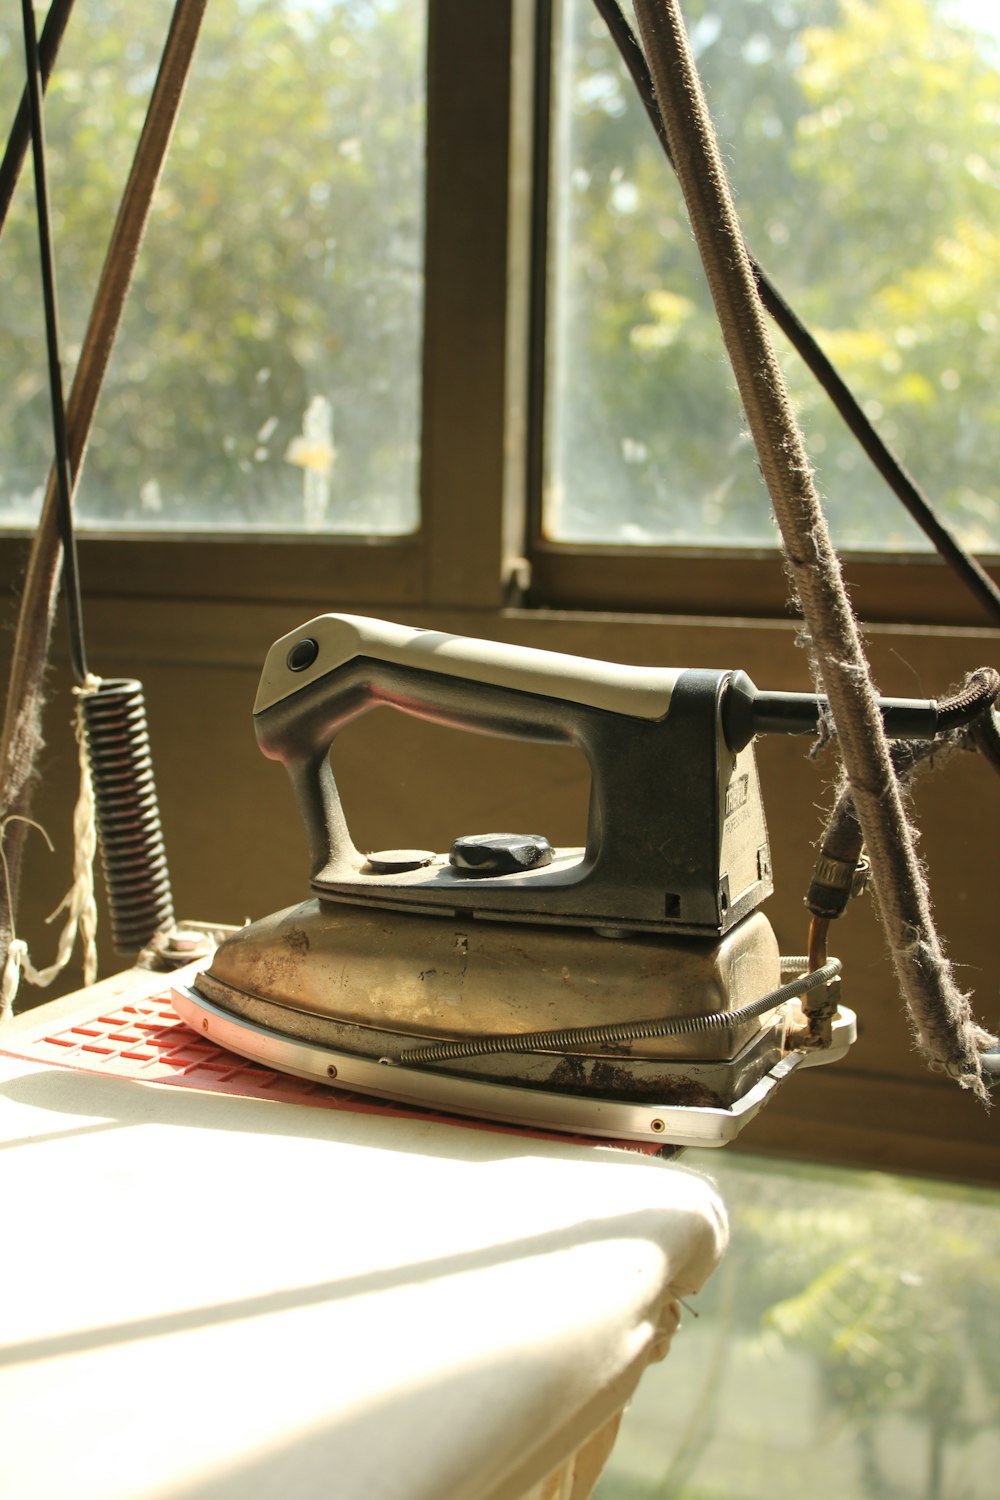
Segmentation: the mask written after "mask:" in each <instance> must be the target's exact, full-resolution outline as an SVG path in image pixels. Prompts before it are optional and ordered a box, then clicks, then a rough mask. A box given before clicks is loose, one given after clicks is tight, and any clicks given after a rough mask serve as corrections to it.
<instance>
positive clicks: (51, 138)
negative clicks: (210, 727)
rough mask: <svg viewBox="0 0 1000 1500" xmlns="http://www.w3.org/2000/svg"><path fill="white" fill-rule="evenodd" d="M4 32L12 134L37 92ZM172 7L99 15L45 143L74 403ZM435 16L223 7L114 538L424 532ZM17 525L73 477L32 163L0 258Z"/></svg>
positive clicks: (136, 312)
mask: <svg viewBox="0 0 1000 1500" xmlns="http://www.w3.org/2000/svg"><path fill="white" fill-rule="evenodd" d="M5 9H6V12H7V13H6V15H5V17H4V18H3V20H2V21H0V116H2V117H3V118H4V119H10V118H11V117H12V116H13V112H14V108H15V104H16V100H17V97H18V95H19V91H20V89H21V87H22V84H23V75H24V49H23V42H22V38H21V31H20V25H19V20H20V13H19V10H18V8H17V7H15V6H11V7H6V8H5ZM171 10H172V6H171V5H170V4H169V3H167V0H150V3H148V4H144V5H136V4H133V3H129V0H100V3H98V4H91V5H87V6H84V7H77V8H76V10H75V11H74V13H73V15H72V17H71V19H70V23H69V27H68V29H67V33H66V37H65V40H64V43H63V47H62V51H61V53H60V56H59V59H58V61H57V64H56V68H55V70H54V72H53V76H52V81H51V84H50V87H49V92H48V102H47V108H46V125H47V135H48V144H49V157H50V161H49V179H50V195H51V199H52V206H53V232H54V236H55V249H56V263H57V278H58V287H59V295H60V311H61V321H62V333H63V343H64V363H65V369H64V376H65V378H66V388H67V393H68V390H69V379H70V377H71V376H72V372H73V368H74V364H75V360H76V358H77V357H78V354H79V349H80V343H81V340H82V338H83V333H84V329H85V323H86V316H87V312H88V310H89V304H90V299H91V297H92V296H93V292H94V289H95V286H96V282H97V277H98V274H99V270H100V265H101V261H102V258H103V255H104V250H105V246H106V243H107V239H108V235H109V233H110V229H111V225H112V223H113V219H114V214H115V211H116V208H117V204H118V199H119V195H120V193H121V190H122V187H123V185H124V182H125V177H126V173H127V171H128V166H129V162H130V160H131V153H132V150H133V147H134V144H135V140H136V137H137V134H138V131H139V129H140V127H141V123H142V119H143V115H144V111H145V107H146V101H147V98H148V94H149V90H150V87H151V85H152V80H153V77H154V74H155V70H156V67H157V64H158V59H159V53H160V49H161V48H162V44H163V39H164V37H165V35H166V31H167V26H168V22H169V17H170V13H171ZM424 54H425V7H424V5H423V4H422V3H421V0H213V3H212V4H211V5H210V6H209V7H208V11H207V16H206V21H205V26H204V30H203V32H202V36H201V39H200V41H199V43H198V48H197V51H196V53H195V60H194V66H193V71H192V75H191V79H190V82H189V86H188V90H187V93H186V96H185V99H184V102H183V105H182V108H181V113H180V117H179V121H178V125H177V129H176V133H175V136H174V142H173V146H172V148H171V154H170V156H169V158H168V161H167V166H166V169H165V172H164V176H163V180H162V182H161V185H160V188H159V191H158V194H157V199H156V204H155V208H154V211H153V214H152V217H151V220H150V224H149V229H148V233H147V238H146V243H145V246H144V248H143V252H142V255H141V257H140V262H139V269H138V274H137V280H136V283H135V286H134V287H133V291H132V294H131V297H130V300H129V305H128V307H127V310H126V315H125V322H124V326H123V328H122V332H121V335H120V339H119V343H118V346H117V347H116V350H115V353H114V356H113V360H112V365H111V369H110V372H109V379H108V383H107V385H106V387H105V391H104V395H103V397H102V400H101V404H100V407H99V419H98V423H97V427H96V429H95V432H94V436H93V440H92V444H91V448H90V452H89V455H88V458H87V461H86V464H85V467H84V474H83V480H82V484H81V488H80V493H79V502H78V507H79V513H80V517H81V521H82V523H83V524H84V525H85V526H88V527H90V528H93V529H98V530H100V529H102V528H107V529H111V530H114V529H118V530H122V529H124V530H131V531H135V530H139V531H142V532H146V531H149V530H153V531H155V530H160V529H165V530H171V529H172V530H182V531H188V532H190V531H223V532H231V531H237V532H248V531H249V532H254V531H264V532H266V531H274V532H288V533H296V532H303V531H306V532H308V531H318V532H325V533H330V534H338V533H376V534H390V535H391V534H402V533H406V532H410V531H412V530H413V529H414V528H415V527H416V524H417V519H418V501H417V495H418V488H417V486H418V457H419V455H418V444H419V399H420V387H419V375H420V342H421V318H422V265H423V261H422V255H423V185H424V112H425V99H424V95H425V89H424ZM0 274H2V276H3V281H4V288H5V291H4V298H3V302H2V305H0V349H2V361H3V368H4V370H5V372H6V378H5V380H4V382H3V384H2V386H0V523H3V524H7V525H19V524H31V522H32V520H33V517H34V515H35V514H37V507H38V497H39V493H40V488H41V486H42V485H43V483H44V481H45V478H46V474H47V470H48V464H49V459H50V454H51V448H52V440H51V426H50V417H49V410H48V394H47V376H46V367H45V360H44V325H43V320H42V310H41V295H40V290H39V272H38V263H37V245H36V231H35V222H34V188H33V181H32V172H31V166H30V160H29V162H28V163H27V164H26V166H25V170H24V172H23V173H22V177H21V181H20V183H19V186H18V191H17V195H16V198H15V202H14V205H13V208H12V212H11V217H10V219H9V220H8V224H7V226H6V228H5V231H4V235H3V238H2V239H0Z"/></svg>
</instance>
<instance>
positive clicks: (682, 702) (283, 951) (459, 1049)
mask: <svg viewBox="0 0 1000 1500" xmlns="http://www.w3.org/2000/svg"><path fill="white" fill-rule="evenodd" d="M378 704H388V705H390V706H392V707H395V708H398V709H400V710H402V711H403V712H405V713H410V714H415V715H418V716H420V717H423V718H426V719H431V720H434V721H437V722H439V723H442V724H448V725H452V726H456V727H458V728H462V729H468V730H471V731H474V732H480V733H487V734H497V735H506V736H513V737H517V738H525V739H535V740H544V741H555V742H568V743H573V744H575V745H577V746H578V747H579V748H580V749H581V750H582V751H583V752H584V754H585V755H586V757H587V759H588V761H589V764H590V768H591V773H592V791H591V802H590V813H589V827H588V834H587V845H586V848H583V849H579V848H578V849H558V848H557V849H553V848H551V847H550V845H549V844H548V842H547V841H546V840H545V839H544V838H541V837H537V836H534V835H527V836H517V835H511V834H486V835H480V836H478V837H477V836H473V837H469V838H459V839H457V840H456V842H455V844H454V845H453V847H452V850H451V852H450V854H447V855H445V854H432V853H428V852H424V851H420V850H392V851H382V852H380V853H375V854H367V855H366V854H364V853H361V852H360V851H359V850H357V849H356V848H355V846H354V844H353V842H352V839H351V836H350V833H349V831H348V828H347V824H346V821H345V818H344V814H343V811H342V809H341V804H340V799H339V797H338V793H337V788H336V785H335V782H334V777H333V772H332V770H331V767H330V762H329V751H330V748H331V746H332V743H333V740H334V738H335V736H336V734H337V732H338V730H340V729H341V728H342V727H343V726H344V725H345V724H347V723H348V722H349V721H350V720H352V719H355V718H357V717H358V716H359V715H361V714H363V713H365V712H366V711H368V710H369V709H371V708H373V707H375V706H376V705H378ZM819 711H820V703H819V700H817V699H816V698H814V697H812V696H810V695H808V694H789V693H770V694H767V693H762V692H758V691H757V689H756V688H755V687H754V686H753V684H752V683H751V682H750V679H749V678H748V677H747V676H746V674H745V673H742V672H727V671H703V670H672V669H666V668H659V669H648V668H640V667H629V666H619V665H614V664H610V663H606V662H598V661H590V660H585V659H582V658H578V657H572V656H564V655H557V654H555V653H550V652H546V651H539V650H530V649H525V648H522V647H514V646H509V645H500V644H497V643H494V642H488V641H476V640H466V639H462V638H460V637H457V636H452V635H448V634H444V633H440V632H437V631H428V630H415V629H410V628H407V627H403V626H399V625H392V624H387V623H384V622H382V621H378V620H371V619H366V618H361V617H353V616H349V615H323V616H321V617H320V618H318V619H315V620H311V621H309V622H308V624H306V625H304V626H303V627H302V628H301V629H299V630H296V631H293V632H292V633H291V634H290V635H286V636H283V637H282V638H281V639H280V640H279V641H277V642H276V643H275V644H274V646H272V648H271V650H270V651H269V653H268V656H267V659H266V661H265V663H264V670H263V674H262V677H261V682H260V687H259V690H258V693H257V700H256V704H255V707H254V722H255V727H256V732H257V739H258V742H259V744H260V747H261V749H262V750H263V752H264V754H265V755H267V756H269V757H271V758H272V759H274V760H280V761H283V762H284V764H285V765H286V767H287V769H288V772H289V775H290V776H291V779H292V784H293V786H294V788H295V793H296V797H297V799H298V802H299V807H300V810H301V812H302V815H303V818H304V820H305V824H306V829H307V832H308V837H309V844H310V849H311V852H312V859H313V867H312V880H311V885H312V891H313V895H312V897H311V899H309V900H307V901H304V902H302V903H301V904H300V905H298V906H295V907H292V908H290V909H288V910H286V911H282V912H279V913H277V914H276V915H275V916H271V917H267V918H265V919H264V920H262V921H259V922H254V923H253V924H251V925H249V926H247V927H245V928H243V929H242V930H240V931H238V932H237V933H236V934H234V935H233V936H231V937H229V938H228V939H227V940H226V941H225V942H224V943H222V945H221V946H220V947H219V949H218V950H217V951H216V953H215V956H214V958H213V960H212V962H211V965H210V967H208V968H207V969H206V970H205V971H204V972H202V973H201V974H199V976H198V977H197V979H196V980H195V982H194V986H193V988H188V989H185V990H183V991H182V992H179V993H178V995H177V1006H178V1010H179V1011H180V1013H181V1014H182V1015H183V1016H184V1017H185V1019H186V1020H188V1021H189V1022H190V1023H191V1024H192V1025H194V1026H196V1027H198V1028H199V1029H202V1030H205V1031H208V1032H209V1033H210V1034H211V1035H213V1036H214V1037H215V1038H216V1040H218V1041H219V1042H220V1043H222V1044H223V1045H225V1046H227V1047H230V1048H232V1049H233V1050H234V1051H236V1052H238V1053H240V1054H242V1055H244V1056H247V1057H251V1058H254V1059H256V1060H258V1061H261V1062H264V1063H266V1064H268V1065H269V1066H271V1067H274V1068H278V1069H280V1070H283V1071H287V1072H291V1073H297V1074H301V1075H305V1076H307V1077H312V1078H316V1079H318V1080H321V1081H323V1082H328V1083H329V1082H332V1083H335V1084H336V1085H337V1086H338V1087H344V1088H347V1089H353V1090H358V1091H361V1092H363V1093H373V1094H378V1095H381V1096H383V1097H387V1098H390V1099H394V1100H398V1101H401V1102H405V1103H406V1104H409V1105H420V1106H424V1107H432V1108H434V1109H437V1110H444V1111H449V1112H452V1113H456V1114H465V1115H473V1116H477V1117H483V1118H487V1119H491V1120H498V1121H505V1122H509V1123H514V1124H519V1125H527V1126H532V1127H534V1128H539V1129H546V1130H557V1131H566V1132H570V1133H574V1134H585V1135H595V1136H599V1137H604V1138H619V1139H631V1140H639V1141H644V1142H648V1143H656V1142H657V1141H660V1142H662V1143H664V1144H666V1143H668V1142H669V1143H671V1144H674V1145H721V1144H724V1143H725V1142H726V1141H728V1140H730V1139H732V1137H733V1136H734V1135H736V1133H737V1132H738V1131H739V1129H740V1128H741V1127H742V1126H743V1125H744V1124H745V1123H746V1122H747V1121H748V1120H749V1119H750V1118H752V1117H753V1115H754V1114H755V1113H756V1112H757V1110H758V1109H759V1108H760V1107H761V1105H762V1104H763V1103H764V1102H765V1100H766V1099H767V1098H768V1096H769V1095H770V1094H771V1092H772V1091H773V1089H774V1088H775V1086H776V1085H777V1084H778V1083H779V1082H780V1081H781V1080H782V1079H783V1078H785V1077H787V1076H788V1074H789V1073H791V1072H792V1071H793V1070H794V1069H795V1068H798V1067H803V1066H807V1065H809V1064H812V1063H819V1062H829V1061H833V1060H834V1059H835V1058H838V1057H840V1056H842V1055H843V1054H844V1052H846V1050H847V1048H848V1047H849V1046H850V1044H851V1042H852V1041H853V1040H854V1037H855V1025H854V1017H853V1015H852V1013H851V1012H850V1011H849V1010H846V1009H845V1008H843V1007H840V1006H838V1004H837V975H838V973H839V964H837V962H836V960H833V961H831V962H830V963H828V964H826V965H824V966H823V967H821V968H820V969H818V970H817V971H815V972H813V973H811V974H802V973H801V972H800V973H799V974H798V976H797V977H794V978H792V979H791V981H790V982H788V983H784V984H783V983H782V980H783V977H784V976H783V973H782V960H781V959H780V957H779V953H778V944H777V941H776V939H775V936H774V933H773V931H772V928H771V925H770V923H769V922H768V920H767V918H766V917H765V916H764V914H763V913H762V912H761V911H760V910H758V908H759V906H760V903H761V902H762V901H763V900H764V898H765V897H766V896H768V895H769V894H770V892H771V889H772V884H771V864H770V857H769V853H768V842H767V831H766V828H765V823H764V814H763V808H762V806H761V798H760V791H759V786H758V781H757V772H756V766H755V762H754V753H753V747H752V740H753V737H754V735H755V734H757V733H761V732H768V731H792V732H795V731H802V730H806V729H808V728H810V727H812V726H814V725H815V724H816V722H817V717H818V714H819ZM883 713H884V715H885V716H886V718H887V721H888V723H889V727H890V729H891V730H892V731H894V732H897V733H903V734H906V735H908V736H923V735H930V734H933V730H934V723H933V721H934V713H933V705H929V704H926V703H910V702H908V701H907V700H895V701H887V702H886V703H885V704H883ZM789 963H790V964H791V966H792V967H793V968H794V967H795V961H789ZM797 967H798V968H799V970H801V969H802V968H805V967H807V965H805V964H804V963H803V962H802V961H799V962H798V965H797ZM803 997H804V1001H805V1009H803V1005H802V1003H801V1001H802V998H803ZM817 1016H820V1017H822V1020H823V1024H821V1025H815V1024H812V1023H813V1022H814V1021H815V1020H816V1017H817Z"/></svg>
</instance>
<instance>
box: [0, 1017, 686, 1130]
mask: <svg viewBox="0 0 1000 1500" xmlns="http://www.w3.org/2000/svg"><path fill="white" fill-rule="evenodd" d="M171 993H172V992H171V990H169V989H166V990H164V992H163V993H162V994H160V995H154V996H152V997H150V998H149V999H144V1000H136V1001H131V1002H129V1003H128V1004H127V1005H122V1006H120V1007H119V1008H118V1009H117V1010H109V1011H102V1010H97V1011H95V1013H94V1015H93V1016H88V1015H86V1014H84V1015H83V1016H82V1017H77V1018H75V1019H74V1021H73V1024H72V1025H70V1026H64V1027H62V1028H53V1029H52V1030H51V1031H47V1030H46V1029H45V1028H44V1027H43V1026H40V1027H39V1029H38V1031H37V1032H36V1033H32V1034H28V1035H23V1034H22V1035H20V1036H18V1037H17V1040H16V1045H15V1046H13V1047H2V1048H0V1052H7V1054H8V1056H11V1057H22V1058H25V1059H26V1060H28V1061H30V1062H42V1063H56V1064H59V1065H60V1066H62V1067H66V1068H80V1069H82V1070H84V1071H85V1072H88V1073H107V1074H110V1075H111V1076H112V1077H115V1078H134V1079H138V1080H139V1081H140V1082H142V1083H172V1084H178V1083H179V1084H182V1085H183V1087H184V1088H189V1089H210V1090H211V1091H212V1092H213V1093H216V1094H239V1095H241V1096H242V1097H244V1098H250V1099H279V1100H281V1101H282V1102H283V1103H286V1104H311V1105H315V1106H317V1107H319V1108H321V1109H346V1110H349V1111H350V1112H352V1113H355V1114H372V1115H395V1116H398V1117H400V1118H413V1119H419V1120H439V1121H443V1122H445V1123H449V1124H454V1123H455V1117H454V1116H449V1115H439V1114H436V1113H434V1112H433V1111H431V1110H426V1109H417V1108H411V1107H410V1106H408V1105H403V1104H391V1103H389V1102H388V1101H386V1100H384V1099H377V1098H376V1097H375V1096H374V1095H372V1094H355V1093H351V1092H349V1091H348V1090H346V1089H336V1088H328V1087H327V1086H326V1085H325V1084H319V1083H310V1082H309V1080H308V1079H306V1078H296V1077H294V1076H293V1075H292V1074H290V1073H277V1072H275V1071H274V1069H272V1068H265V1067H263V1066H261V1064H259V1063H254V1062H249V1061H248V1060H247V1059H245V1058H242V1057H238V1056H237V1055H236V1054H235V1053H234V1052H227V1051H226V1050H225V1049H224V1048H222V1047H218V1046H216V1045H215V1043H214V1042H209V1041H207V1040H206V1039H205V1038H203V1037H201V1036H199V1035H198V1033H197V1032H196V1031H192V1030H191V1028H190V1026H188V1025H187V1024H186V1023H185V1022H184V1021H182V1020H181V1018H180V1016H179V1015H178V1014H177V1012H176V1011H175V1010H174V1008H173V1004H172V1003H171ZM5 1040H6V1039H5ZM11 1040H13V1038H12V1039H11ZM461 1123H462V1124H463V1125H465V1126H467V1127H469V1128H472V1129H476V1130H499V1131H502V1132H503V1133H505V1134H512V1135H540V1136H543V1137H544V1138H546V1139H552V1140H572V1141H575V1142H577V1143H578V1144H581V1145H589V1146H592V1145H595V1144H600V1143H599V1142H595V1141H594V1139H593V1138H592V1137H590V1136H563V1135H549V1134H547V1133H546V1132H542V1131H531V1130H524V1129H521V1128H519V1127H517V1126H514V1125H499V1124H494V1123H493V1122H491V1121H480V1120H466V1119H464V1118H463V1119H462V1122H461ZM607 1144H608V1145H614V1146H623V1147H625V1148H626V1149H631V1150H634V1151H642V1152H647V1153H649V1154H655V1153H656V1152H657V1151H658V1150H659V1148H658V1147H657V1146H646V1145H643V1144H640V1143H638V1142H629V1141H609V1142H607Z"/></svg>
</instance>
